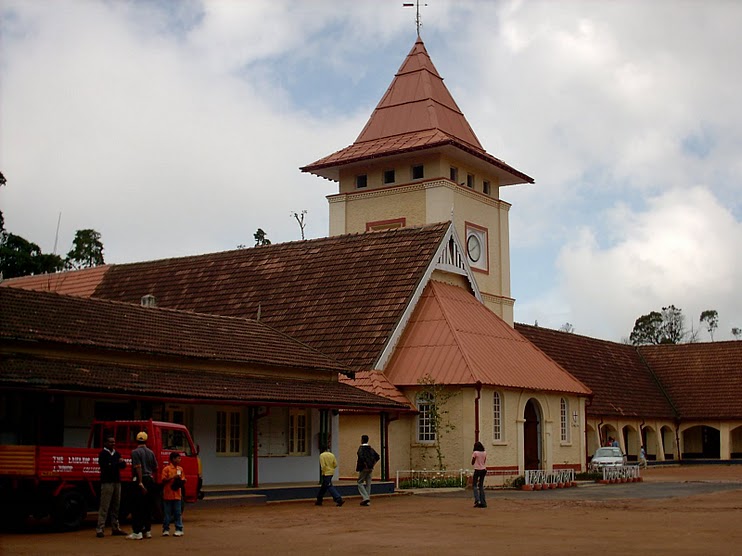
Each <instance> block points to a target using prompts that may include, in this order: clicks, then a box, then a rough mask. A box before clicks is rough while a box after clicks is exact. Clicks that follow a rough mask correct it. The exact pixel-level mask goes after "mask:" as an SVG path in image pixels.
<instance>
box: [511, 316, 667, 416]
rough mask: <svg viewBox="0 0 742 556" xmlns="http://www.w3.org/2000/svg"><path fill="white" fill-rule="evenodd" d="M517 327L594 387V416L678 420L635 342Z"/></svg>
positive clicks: (534, 327)
mask: <svg viewBox="0 0 742 556" xmlns="http://www.w3.org/2000/svg"><path fill="white" fill-rule="evenodd" d="M515 329H516V330H517V331H518V332H520V333H521V334H523V336H525V337H526V338H528V339H529V340H530V341H531V342H533V343H534V344H535V345H536V346H538V348H539V349H541V350H542V351H543V352H545V353H546V354H547V355H548V356H549V357H551V358H552V359H553V360H554V361H556V362H557V363H559V364H560V365H561V366H562V367H564V368H565V369H567V370H568V371H569V372H570V373H572V374H573V375H574V376H576V377H577V378H578V379H580V380H581V381H582V382H583V383H585V384H587V386H588V387H590V389H591V390H592V391H593V399H592V402H591V403H590V405H589V406H588V407H587V413H588V415H593V416H616V417H638V418H661V419H674V418H675V412H674V410H673V408H672V405H671V404H670V402H669V401H668V399H667V397H666V396H665V395H664V394H663V392H662V389H661V388H660V386H659V385H658V383H657V381H656V380H655V379H654V378H653V376H652V374H651V373H650V371H649V369H648V368H647V366H646V365H645V364H644V362H643V361H642V358H641V357H640V356H639V354H638V353H637V351H636V348H635V347H634V346H631V345H625V344H618V343H615V342H609V341H606V340H598V339H595V338H588V337H586V336H580V335H579V334H570V333H567V332H561V331H558V330H550V329H548V328H542V327H539V326H530V325H526V324H520V323H516V325H515Z"/></svg>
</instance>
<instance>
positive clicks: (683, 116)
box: [0, 0, 742, 341]
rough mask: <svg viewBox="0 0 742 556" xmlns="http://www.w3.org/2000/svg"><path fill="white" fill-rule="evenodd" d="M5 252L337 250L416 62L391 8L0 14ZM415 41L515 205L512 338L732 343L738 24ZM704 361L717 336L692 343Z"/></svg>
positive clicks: (740, 284)
mask: <svg viewBox="0 0 742 556" xmlns="http://www.w3.org/2000/svg"><path fill="white" fill-rule="evenodd" d="M0 18H1V19H0V169H1V170H2V172H3V174H4V175H5V177H6V178H7V180H8V185H7V186H6V187H4V188H3V189H2V190H1V191H0V204H1V206H2V210H3V213H4V215H5V222H6V228H7V229H8V230H9V231H11V232H13V233H16V234H19V235H21V236H23V237H25V238H26V239H29V240H31V241H34V242H36V243H38V244H39V245H40V246H41V247H42V249H43V250H44V251H45V252H51V251H52V250H53V249H54V245H55V236H56V230H57V222H58V219H59V215H60V214H61V224H60V226H59V235H58V240H57V244H58V246H57V252H59V253H62V254H64V253H66V252H67V251H68V250H69V248H70V245H71V242H72V238H73V236H74V233H75V230H78V229H81V228H94V229H96V230H98V231H99V232H100V233H101V234H102V239H103V242H104V245H105V255H106V261H107V262H111V263H119V262H130V261H137V260H147V259H156V258H164V257H172V256H180V255H188V254H196V253H205V252H211V251H220V250H226V249H232V248H234V247H236V246H237V245H238V244H246V245H248V246H250V245H252V244H253V243H254V241H253V233H254V231H255V230H256V229H257V228H258V227H261V228H263V229H264V230H265V231H266V232H267V235H268V237H269V238H270V239H271V240H272V241H273V242H274V243H276V242H283V241H293V240H297V239H299V238H300V229H299V226H298V224H297V223H296V221H295V220H293V219H292V217H291V216H290V214H291V212H292V211H297V212H298V211H302V210H307V211H308V212H307V216H306V218H307V224H306V230H305V233H306V236H307V237H308V238H314V237H322V236H325V235H326V234H327V230H328V209H327V202H326V200H325V196H326V195H329V194H332V193H334V192H335V191H336V187H337V185H336V184H334V183H332V182H328V181H326V180H322V179H320V178H316V177H314V176H311V175H306V174H302V173H300V172H299V169H298V168H299V167H300V166H303V165H305V164H308V163H310V162H313V161H314V160H316V159H318V158H320V157H322V156H324V155H327V154H330V153H331V152H334V151H336V150H338V149H341V148H343V147H345V146H347V145H349V144H351V143H352V142H353V141H354V140H355V138H356V137H357V135H358V133H359V132H360V131H361V129H362V127H363V125H364V124H365V122H366V120H367V119H368V117H369V115H370V114H371V112H372V111H373V108H374V107H375V105H376V103H377V102H378V101H379V100H380V99H381V96H382V95H383V93H384V91H385V90H386V87H387V86H388V85H389V83H390V81H391V79H392V78H393V76H394V73H395V72H396V70H397V69H398V67H399V66H400V64H401V63H402V61H403V60H404V58H405V56H406V55H407V53H408V52H409V50H410V49H411V47H412V45H413V43H414V40H415V36H416V35H415V33H416V31H415V22H414V19H415V13H414V9H410V8H403V7H402V2H401V0H326V1H323V0H312V1H309V0H307V1H298V0H292V1H288V0H287V1H280V0H266V1H259V0H229V1H219V0H208V1H207V0H203V1H187V0H183V1H176V0H172V1H171V0H167V1H166V0H162V1H152V0H132V1H126V2H125V1H118V0H106V1H94V0H67V1H65V0H55V1H44V0H19V1H15V0H3V2H2V3H1V4H0ZM422 22H423V27H422V29H421V35H422V38H423V40H424V41H425V45H426V47H427V50H428V52H429V53H430V55H431V58H432V60H433V62H434V64H435V65H436V67H437V68H438V71H439V72H440V74H441V75H442V76H443V77H444V78H445V83H446V85H447V86H448V88H449V90H450V91H451V93H452V94H453V96H454V98H455V99H456V101H457V103H458V104H459V107H460V108H461V109H462V110H463V112H464V114H465V115H466V117H467V119H468V121H469V123H470V124H471V125H472V127H473V128H474V131H475V132H476V133H477V135H478V137H479V139H480V141H481V142H482V144H483V145H484V147H485V149H486V150H487V151H488V152H489V153H490V154H493V155H494V156H497V157H499V158H501V159H503V160H505V161H506V162H508V163H509V164H511V165H512V166H514V167H516V168H518V169H519V170H521V171H523V172H525V173H527V174H529V175H531V176H533V177H534V178H535V179H536V184H535V185H528V186H513V187H508V188H504V189H503V190H502V191H501V197H502V198H503V199H504V200H506V201H508V202H510V203H512V205H513V206H512V208H511V211H510V223H511V234H510V235H511V253H512V284H513V287H512V290H513V291H512V293H513V296H514V297H515V298H516V300H517V301H516V306H515V307H516V311H515V315H516V320H518V321H520V322H526V323H533V322H534V321H536V320H537V321H538V323H539V325H541V326H548V327H552V328H558V327H559V326H560V325H562V324H563V323H565V322H570V323H572V324H573V325H574V327H575V330H576V332H577V333H580V334H585V335H590V336H595V337H600V338H605V339H610V340H617V341H620V340H621V339H622V338H625V337H627V336H628V335H629V333H630V332H631V329H632V328H633V324H634V320H635V319H636V318H637V317H638V316H640V315H643V314H646V313H648V312H650V311H652V310H659V309H661V308H662V307H663V306H666V305H669V304H674V305H675V306H677V307H679V308H681V309H682V310H683V313H684V314H685V316H686V325H687V326H688V327H689V328H690V327H691V326H694V327H695V328H698V326H699V325H698V317H699V315H700V312H701V311H702V310H705V309H717V310H718V311H719V317H720V324H719V329H718V330H717V332H716V334H715V339H716V340H726V339H731V338H732V335H731V333H730V330H731V328H732V327H733V326H736V327H742V293H741V288H742V255H741V254H740V253H741V252H742V156H741V155H740V153H742V109H740V99H741V98H742V72H740V71H739V68H740V65H739V64H740V62H739V60H740V59H742V33H740V32H739V24H740V22H742V3H740V2H735V1H733V0H728V1H722V0H709V1H704V2H701V1H700V0H697V1H685V2H683V1H681V0H672V1H669V0H668V1H662V0H657V1H653V2H645V1H641V2H631V1H622V2H593V1H571V0H561V1H556V0H549V1H546V0H544V1H527V2H510V1H502V2H500V1H474V0H469V1H467V0H456V1H454V0H427V7H424V8H422ZM700 338H701V339H702V340H704V341H705V340H708V339H709V336H708V334H707V333H706V332H705V331H703V332H701V334H700Z"/></svg>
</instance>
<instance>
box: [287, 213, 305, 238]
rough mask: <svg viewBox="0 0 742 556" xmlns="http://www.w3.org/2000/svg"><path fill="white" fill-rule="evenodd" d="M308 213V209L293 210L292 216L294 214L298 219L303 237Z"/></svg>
mask: <svg viewBox="0 0 742 556" xmlns="http://www.w3.org/2000/svg"><path fill="white" fill-rule="evenodd" d="M306 213H307V211H306V210H303V211H301V212H300V213H296V212H292V213H291V216H293V217H294V218H295V219H296V222H297V224H299V228H300V229H301V239H302V240H303V239H304V226H305V224H304V215H305V214H306Z"/></svg>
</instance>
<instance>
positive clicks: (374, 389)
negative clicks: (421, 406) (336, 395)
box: [340, 370, 416, 410]
mask: <svg viewBox="0 0 742 556" xmlns="http://www.w3.org/2000/svg"><path fill="white" fill-rule="evenodd" d="M340 382H344V383H346V384H350V385H352V386H355V387H356V388H360V389H361V390H365V391H366V392H371V393H372V394H376V395H377V396H383V397H385V398H387V399H390V400H394V401H395V402H397V403H400V404H404V405H406V406H408V407H409V408H410V409H414V410H416V409H415V408H414V407H413V406H412V404H411V403H410V401H409V400H408V399H407V397H406V396H405V395H404V394H403V393H402V392H401V391H400V390H399V388H397V387H396V386H394V384H392V383H391V382H389V379H388V378H387V377H386V376H385V375H384V373H383V372H382V371H378V370H374V371H361V372H358V373H356V374H355V377H353V378H349V377H347V376H341V377H340Z"/></svg>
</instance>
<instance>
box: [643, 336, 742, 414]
mask: <svg viewBox="0 0 742 556" xmlns="http://www.w3.org/2000/svg"><path fill="white" fill-rule="evenodd" d="M637 349H638V351H639V354H640V355H641V356H642V357H643V358H644V360H645V361H646V362H647V364H648V365H649V367H650V368H651V370H652V372H653V373H654V374H655V376H656V377H657V378H658V379H659V380H660V382H661V383H662V385H663V386H664V388H665V391H666V392H667V394H668V395H669V396H670V399H672V401H673V404H674V405H675V407H676V408H677V410H678V413H680V416H681V417H682V418H683V419H710V418H711V419H740V418H742V342H740V341H729V342H707V343H698V344H678V345H659V346H640V347H638V348H637Z"/></svg>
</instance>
